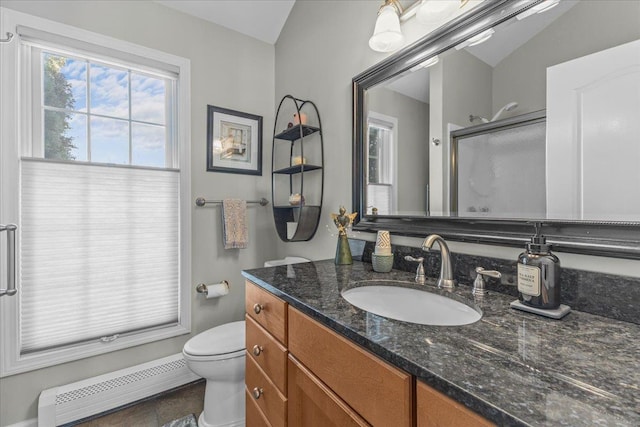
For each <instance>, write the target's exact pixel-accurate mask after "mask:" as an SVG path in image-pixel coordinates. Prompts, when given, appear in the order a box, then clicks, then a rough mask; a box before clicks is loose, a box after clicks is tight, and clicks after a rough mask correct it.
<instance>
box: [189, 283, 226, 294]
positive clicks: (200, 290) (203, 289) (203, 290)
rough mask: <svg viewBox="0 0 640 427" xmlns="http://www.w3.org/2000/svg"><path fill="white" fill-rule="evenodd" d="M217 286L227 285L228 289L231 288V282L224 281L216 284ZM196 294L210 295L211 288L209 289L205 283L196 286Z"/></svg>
mask: <svg viewBox="0 0 640 427" xmlns="http://www.w3.org/2000/svg"><path fill="white" fill-rule="evenodd" d="M216 285H226V286H227V287H230V286H229V282H228V281H226V280H223V281H221V282H220V283H216ZM196 292H197V293H199V294H205V295H209V288H207V285H205V284H204V283H200V284H198V286H196Z"/></svg>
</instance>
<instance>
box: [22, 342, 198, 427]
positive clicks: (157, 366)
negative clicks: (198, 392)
mask: <svg viewBox="0 0 640 427" xmlns="http://www.w3.org/2000/svg"><path fill="white" fill-rule="evenodd" d="M199 378H200V377H199V376H197V375H195V374H194V373H193V372H191V371H190V370H189V368H188V367H187V365H186V363H185V361H184V359H183V357H182V353H178V354H175V355H173V356H168V357H165V358H162V359H158V360H153V361H151V362H147V363H143V364H141V365H136V366H132V367H130V368H127V369H121V370H119V371H115V372H110V373H108V374H105V375H100V376H97V377H93V378H88V379H86V380H83V381H78V382H75V383H71V384H67V385H63V386H59V387H54V388H50V389H47V390H44V391H42V392H41V393H40V398H39V400H38V424H37V425H38V427H55V426H58V425H62V424H67V423H70V422H73V421H77V420H81V419H83V418H87V417H91V416H93V415H97V414H100V413H102V412H105V411H109V410H111V409H115V408H118V407H120V406H124V405H127V404H129V403H133V402H136V401H138V400H141V399H144V398H146V397H149V396H153V395H155V394H158V393H162V392H163V391H167V390H170V389H172V388H175V387H179V386H181V385H184V384H187V383H190V382H193V381H196V380H198V379H199ZM25 427H27V426H25ZM29 427H31V426H29Z"/></svg>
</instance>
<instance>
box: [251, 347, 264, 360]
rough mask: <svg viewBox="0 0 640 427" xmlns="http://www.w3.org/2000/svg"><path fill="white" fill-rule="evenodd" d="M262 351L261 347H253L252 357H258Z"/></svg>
mask: <svg viewBox="0 0 640 427" xmlns="http://www.w3.org/2000/svg"><path fill="white" fill-rule="evenodd" d="M263 351H264V348H262V346H259V345H258V344H256V345H254V346H253V355H254V356H256V357H258V356H260V353H262V352H263Z"/></svg>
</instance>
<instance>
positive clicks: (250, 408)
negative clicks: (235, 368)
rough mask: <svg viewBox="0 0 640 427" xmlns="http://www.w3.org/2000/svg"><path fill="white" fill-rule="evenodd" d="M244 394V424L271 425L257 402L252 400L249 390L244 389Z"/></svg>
mask: <svg viewBox="0 0 640 427" xmlns="http://www.w3.org/2000/svg"><path fill="white" fill-rule="evenodd" d="M245 394H246V395H247V396H246V401H247V409H246V419H245V424H246V425H248V426H251V427H272V426H271V424H270V423H269V421H268V420H267V419H266V418H265V416H264V414H263V413H262V411H261V410H260V408H259V407H258V404H257V403H256V402H254V401H253V396H252V395H251V393H250V392H249V390H247V389H245Z"/></svg>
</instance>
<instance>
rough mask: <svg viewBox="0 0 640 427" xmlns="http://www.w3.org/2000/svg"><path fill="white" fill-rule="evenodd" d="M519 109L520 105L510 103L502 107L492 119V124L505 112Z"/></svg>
mask: <svg viewBox="0 0 640 427" xmlns="http://www.w3.org/2000/svg"><path fill="white" fill-rule="evenodd" d="M517 107H518V103H517V102H510V103H508V104H507V105H505V106H504V107H502V108H501V109H499V110H498V112H497V113H496V115H495V116H493V118H492V119H491V121H492V122H495V121H496V120H498V117H500V115H501V114H502V113H504V112H505V111H511V110H514V109H516V108H517Z"/></svg>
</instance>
